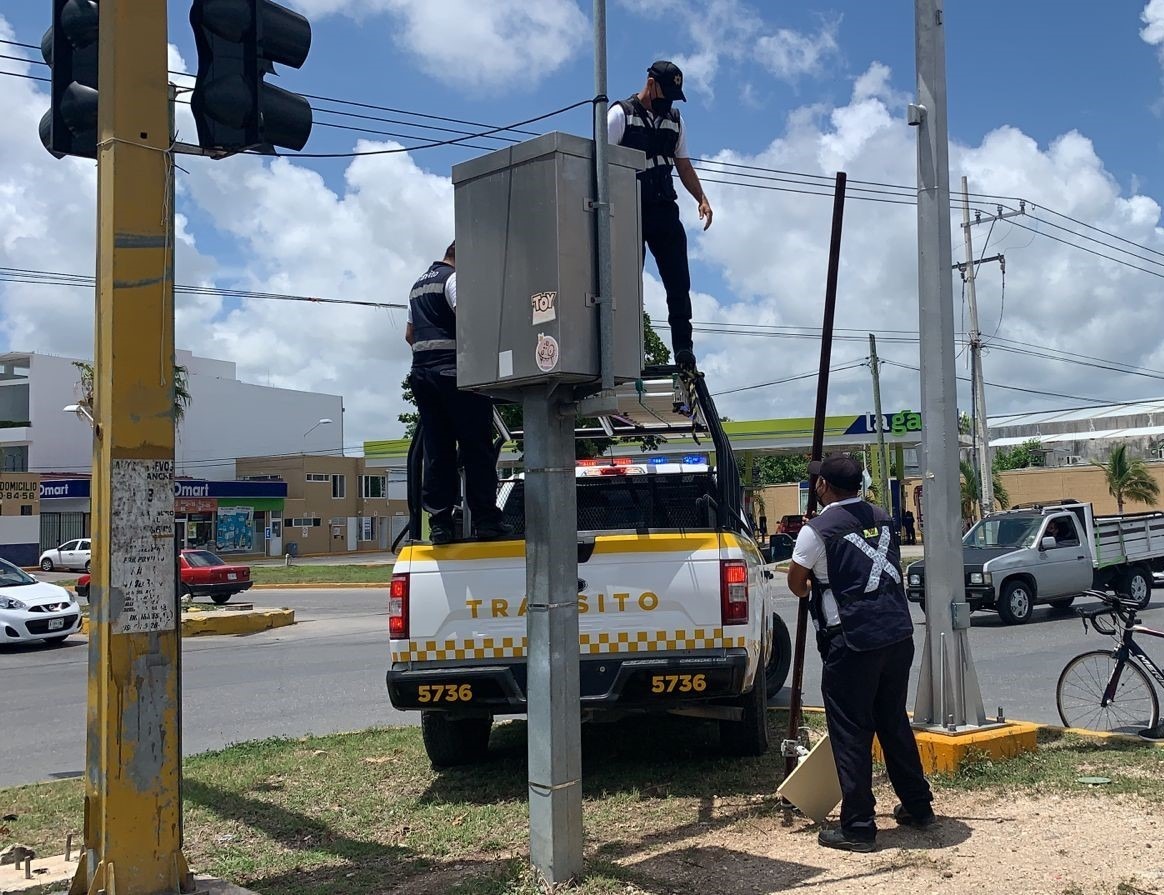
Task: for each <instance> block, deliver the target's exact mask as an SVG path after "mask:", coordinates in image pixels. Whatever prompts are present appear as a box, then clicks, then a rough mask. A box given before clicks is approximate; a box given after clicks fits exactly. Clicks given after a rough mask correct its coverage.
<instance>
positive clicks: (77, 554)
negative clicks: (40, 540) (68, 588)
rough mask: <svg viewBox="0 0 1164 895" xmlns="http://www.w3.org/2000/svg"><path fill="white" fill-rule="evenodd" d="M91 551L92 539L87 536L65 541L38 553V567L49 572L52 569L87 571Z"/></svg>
mask: <svg viewBox="0 0 1164 895" xmlns="http://www.w3.org/2000/svg"><path fill="white" fill-rule="evenodd" d="M92 553H93V551H92V541H90V540H89V538H77V539H76V540H72V541H65V543H63V544H61V546H59V547H53V548H51V549H49V550H46V551H45V552H44V553H42V554H41V555H40V568H41V570H42V571H44V572H51V571H52V570H53V569H84V570H85V571H86V572H88V571H89V559H90V557H91V556H92Z"/></svg>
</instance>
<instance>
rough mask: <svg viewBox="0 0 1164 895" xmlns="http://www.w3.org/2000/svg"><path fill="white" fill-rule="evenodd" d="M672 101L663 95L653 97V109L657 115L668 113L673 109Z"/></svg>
mask: <svg viewBox="0 0 1164 895" xmlns="http://www.w3.org/2000/svg"><path fill="white" fill-rule="evenodd" d="M671 103H672V100H669V99H663V98H662V97H659V98H658V99H653V100H651V111H652V112H654V113H655V114H656V115H666V114H667V113H668V112H670V111H671Z"/></svg>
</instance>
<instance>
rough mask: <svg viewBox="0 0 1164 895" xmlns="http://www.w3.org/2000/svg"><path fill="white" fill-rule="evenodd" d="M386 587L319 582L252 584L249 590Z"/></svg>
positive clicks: (369, 583)
mask: <svg viewBox="0 0 1164 895" xmlns="http://www.w3.org/2000/svg"><path fill="white" fill-rule="evenodd" d="M360 587H383V588H387V587H388V582H387V581H335V582H328V581H320V582H318V583H316V584H298V583H297V584H252V585H251V588H250V589H251V590H343V589H345V588H360Z"/></svg>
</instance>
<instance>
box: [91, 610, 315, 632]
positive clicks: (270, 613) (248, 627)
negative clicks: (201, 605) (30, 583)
mask: <svg viewBox="0 0 1164 895" xmlns="http://www.w3.org/2000/svg"><path fill="white" fill-rule="evenodd" d="M293 624H295V610H294V609H253V610H251V611H249V612H207V613H204V614H199V615H186V616H183V618H182V636H183V637H203V636H208V635H212V634H213V635H223V634H257V633H258V632H259V631H269V630H270V629H271V628H284V627H286V626H287V625H293ZM77 633H78V634H84V635H85V636H88V635H89V619H87V618H84V619H81V630H80V631H78V632H77Z"/></svg>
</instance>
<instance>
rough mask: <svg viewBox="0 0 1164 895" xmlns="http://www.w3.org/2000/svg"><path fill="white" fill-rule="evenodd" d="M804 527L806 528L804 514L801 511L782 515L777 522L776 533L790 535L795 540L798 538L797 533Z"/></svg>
mask: <svg viewBox="0 0 1164 895" xmlns="http://www.w3.org/2000/svg"><path fill="white" fill-rule="evenodd" d="M802 528H804V516H802V515H800V514H799V513H792V514H791V515H788V516H781V517H780V521H779V522H777V523H776V533H777V534H782V535H788V536H789V537H790V538H792V539H793V540H795V539H796V535H797V534H799V532H800V529H802Z"/></svg>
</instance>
